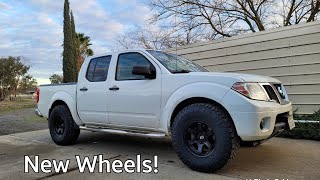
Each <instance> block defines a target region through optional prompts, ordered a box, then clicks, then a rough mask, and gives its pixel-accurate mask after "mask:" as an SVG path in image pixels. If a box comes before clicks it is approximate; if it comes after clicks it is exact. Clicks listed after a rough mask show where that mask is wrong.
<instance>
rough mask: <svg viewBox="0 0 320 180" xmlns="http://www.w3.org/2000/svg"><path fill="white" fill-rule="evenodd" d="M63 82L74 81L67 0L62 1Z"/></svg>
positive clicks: (71, 39)
mask: <svg viewBox="0 0 320 180" xmlns="http://www.w3.org/2000/svg"><path fill="white" fill-rule="evenodd" d="M63 17H64V20H63V35H64V39H63V53H62V56H63V60H62V65H63V68H62V70H63V82H75V81H76V78H75V77H76V75H75V69H76V67H75V63H74V56H73V45H74V43H73V38H72V31H71V22H70V12H69V1H68V0H65V1H64V12H63Z"/></svg>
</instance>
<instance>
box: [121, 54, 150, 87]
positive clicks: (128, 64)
mask: <svg viewBox="0 0 320 180" xmlns="http://www.w3.org/2000/svg"><path fill="white" fill-rule="evenodd" d="M134 66H146V67H149V68H150V67H152V66H153V65H152V64H151V63H150V62H149V60H148V59H147V58H145V57H144V56H143V55H142V54H140V53H124V54H120V55H119V57H118V64H117V73H116V80H118V81H123V80H143V79H146V78H145V77H144V76H142V75H135V74H132V69H133V67H134Z"/></svg>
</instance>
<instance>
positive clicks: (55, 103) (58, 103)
mask: <svg viewBox="0 0 320 180" xmlns="http://www.w3.org/2000/svg"><path fill="white" fill-rule="evenodd" d="M58 105H66V106H67V107H68V105H67V104H66V103H65V102H64V101H62V100H56V101H55V102H53V103H52V105H51V107H50V109H49V117H50V114H51V111H52V109H53V108H54V107H56V106H58ZM68 108H69V107H68Z"/></svg>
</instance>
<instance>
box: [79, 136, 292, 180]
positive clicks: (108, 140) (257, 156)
mask: <svg viewBox="0 0 320 180" xmlns="http://www.w3.org/2000/svg"><path fill="white" fill-rule="evenodd" d="M276 139H277V140H271V141H268V142H266V143H264V144H262V145H260V146H258V147H241V148H240V150H239V151H238V154H237V156H236V157H235V159H233V160H232V161H231V163H229V164H228V165H227V166H226V167H225V168H223V169H222V170H220V171H217V172H216V174H220V175H225V176H231V177H238V178H257V177H258V178H287V176H286V172H284V171H283V170H282V169H286V168H288V164H297V163H298V162H297V160H296V159H294V158H292V155H293V154H295V152H296V151H295V149H292V148H290V147H289V146H285V145H283V143H282V142H281V143H280V142H277V141H279V139H280V140H281V138H276ZM281 141H286V140H281ZM89 145H90V146H89ZM77 146H79V148H94V150H95V151H99V152H101V153H108V152H111V153H115V152H116V153H118V154H119V155H121V156H127V157H132V156H135V155H137V154H140V155H141V156H142V157H151V156H153V155H157V156H158V157H159V158H158V159H159V163H160V164H170V165H174V166H178V167H181V168H187V167H186V166H185V165H184V164H183V163H182V162H181V161H180V160H179V158H178V157H177V155H176V153H175V151H174V149H173V147H172V145H171V139H170V138H166V139H151V138H142V137H133V136H125V135H112V134H105V133H90V134H88V133H86V134H85V135H81V137H80V138H79V141H78V143H77ZM275 167H276V168H275ZM288 173H289V172H288Z"/></svg>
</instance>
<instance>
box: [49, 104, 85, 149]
mask: <svg viewBox="0 0 320 180" xmlns="http://www.w3.org/2000/svg"><path fill="white" fill-rule="evenodd" d="M49 131H50V135H51V138H52V140H53V141H54V142H55V143H56V144H58V145H63V146H65V145H71V144H74V143H75V142H76V141H77V139H78V137H79V134H80V129H79V128H78V127H77V126H76V124H75V123H74V121H73V118H72V115H71V113H70V111H69V108H68V107H67V106H66V105H58V106H55V107H54V108H53V109H52V112H51V114H50V117H49Z"/></svg>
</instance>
